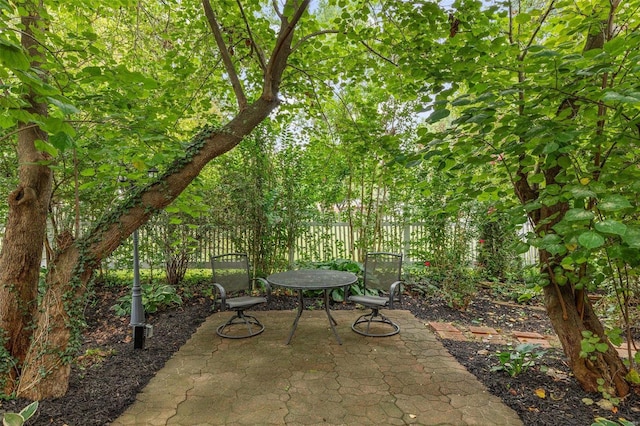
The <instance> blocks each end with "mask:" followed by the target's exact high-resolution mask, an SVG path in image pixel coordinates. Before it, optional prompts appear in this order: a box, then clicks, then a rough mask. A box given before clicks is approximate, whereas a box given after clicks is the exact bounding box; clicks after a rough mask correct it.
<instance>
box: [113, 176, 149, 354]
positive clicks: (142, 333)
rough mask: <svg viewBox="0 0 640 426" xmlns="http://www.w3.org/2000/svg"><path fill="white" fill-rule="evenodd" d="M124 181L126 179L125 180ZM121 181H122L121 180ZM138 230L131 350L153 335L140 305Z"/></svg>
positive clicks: (134, 264) (135, 234) (136, 232)
mask: <svg viewBox="0 0 640 426" xmlns="http://www.w3.org/2000/svg"><path fill="white" fill-rule="evenodd" d="M157 173H158V170H157V169H156V168H155V167H153V168H151V169H149V172H148V174H149V177H150V178H153V177H155V176H156V174H157ZM125 179H126V178H125ZM121 181H122V180H121ZM138 235H139V234H138V229H137V228H136V229H135V230H134V231H133V235H132V237H133V287H132V289H131V321H130V323H129V326H130V327H131V330H132V332H133V348H134V349H144V344H145V340H146V338H147V337H151V335H152V334H153V331H152V330H153V328H151V326H150V325H148V324H145V318H144V305H143V304H142V286H141V285H140V255H139V251H138V240H139V238H138Z"/></svg>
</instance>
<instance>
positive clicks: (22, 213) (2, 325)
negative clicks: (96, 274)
mask: <svg viewBox="0 0 640 426" xmlns="http://www.w3.org/2000/svg"><path fill="white" fill-rule="evenodd" d="M27 6H31V4H28V5H27ZM33 10H34V8H32V7H31V8H30V14H29V15H28V16H24V17H23V18H22V24H23V26H24V31H23V33H22V39H21V42H22V45H23V47H24V48H25V50H26V51H27V52H29V53H30V55H31V57H32V58H34V59H33V61H32V64H31V66H32V67H33V68H37V67H38V66H39V60H38V58H39V54H38V52H37V50H36V42H35V38H34V36H33V33H34V30H35V29H36V28H37V27H38V25H39V17H38V15H37V13H35V12H34V11H33ZM25 100H26V101H27V103H28V104H29V105H30V106H29V107H28V112H30V113H31V114H36V115H40V116H46V114H47V108H46V105H44V104H42V103H39V102H37V101H36V95H35V94H34V93H33V92H31V93H30V94H29V95H27V96H26V99H25ZM37 140H42V141H46V140H47V134H46V133H44V132H42V131H41V130H40V129H39V128H38V127H37V126H36V125H35V124H33V123H19V124H18V141H17V142H18V143H17V157H18V162H19V169H18V181H19V184H18V187H17V188H16V189H15V190H14V191H12V192H11V194H9V198H8V204H9V213H8V216H7V222H6V226H5V235H4V240H3V245H2V251H0V330H1V331H2V336H1V337H2V340H3V341H2V343H3V344H4V348H5V350H6V351H7V353H8V355H10V356H11V358H12V359H13V363H15V368H14V369H12V370H11V371H1V372H0V383H2V388H3V390H4V393H5V394H10V393H11V392H12V391H13V390H14V388H15V379H16V377H17V376H18V375H19V374H20V366H21V365H22V363H23V362H24V359H25V358H26V354H27V350H28V347H29V344H30V339H31V325H32V317H33V314H34V312H35V311H36V308H37V306H36V297H37V294H38V278H39V275H40V263H41V261H42V252H43V246H44V239H45V237H46V220H47V210H48V207H49V201H50V199H51V188H52V173H51V169H50V168H49V167H48V166H46V165H44V164H46V162H48V161H50V160H51V158H50V157H49V156H48V155H46V154H45V153H43V152H40V151H38V150H37V149H36V146H35V142H36V141H37Z"/></svg>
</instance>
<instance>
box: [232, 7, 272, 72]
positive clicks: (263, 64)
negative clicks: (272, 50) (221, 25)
mask: <svg viewBox="0 0 640 426" xmlns="http://www.w3.org/2000/svg"><path fill="white" fill-rule="evenodd" d="M237 3H238V9H240V14H241V15H242V20H243V21H244V26H245V27H246V29H247V34H248V35H249V40H251V45H252V46H253V48H254V49H255V51H256V54H257V55H258V62H259V64H260V69H261V70H262V72H265V71H266V69H267V64H266V60H265V58H264V52H263V51H262V49H261V48H260V46H258V43H256V39H255V38H253V33H252V32H251V27H250V26H249V21H248V20H247V15H246V14H245V13H244V8H243V7H242V3H240V0H237Z"/></svg>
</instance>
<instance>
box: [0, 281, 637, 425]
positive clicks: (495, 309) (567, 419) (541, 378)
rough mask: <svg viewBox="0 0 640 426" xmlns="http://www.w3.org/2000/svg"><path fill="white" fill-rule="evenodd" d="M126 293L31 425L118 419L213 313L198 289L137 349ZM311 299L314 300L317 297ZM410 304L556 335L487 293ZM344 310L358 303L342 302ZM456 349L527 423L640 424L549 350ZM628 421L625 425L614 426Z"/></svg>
mask: <svg viewBox="0 0 640 426" xmlns="http://www.w3.org/2000/svg"><path fill="white" fill-rule="evenodd" d="M119 296H120V294H114V293H113V289H106V288H103V289H98V291H97V293H96V298H95V302H94V303H93V304H92V305H91V306H88V307H87V309H86V314H87V321H88V325H89V327H88V329H87V332H86V334H85V342H84V346H83V349H82V354H81V355H80V356H79V357H78V358H77V359H76V361H75V362H74V365H73V372H72V376H71V382H70V388H69V391H68V393H67V394H66V395H65V396H64V397H62V398H59V399H55V400H47V401H42V402H41V403H40V406H39V409H38V411H37V413H36V414H35V416H34V417H33V418H32V420H30V421H29V423H28V424H31V425H70V426H77V425H107V424H109V423H110V422H111V421H113V420H114V419H115V418H117V417H118V416H119V415H120V414H121V413H122V412H123V411H124V410H125V409H126V408H127V407H128V406H129V405H130V404H131V403H133V402H134V400H135V397H136V394H137V393H138V392H139V391H140V390H141V389H142V388H143V387H144V386H145V385H146V384H147V382H148V381H149V380H150V379H151V377H153V375H154V374H155V372H156V371H158V370H159V369H161V368H162V367H163V365H164V364H165V362H166V361H167V360H168V359H169V358H170V357H171V356H172V354H173V353H174V352H175V351H177V350H178V349H179V348H180V346H182V345H183V344H184V342H186V340H187V339H188V338H189V336H190V335H191V334H192V333H193V331H195V330H196V328H197V327H198V325H199V324H201V323H202V322H203V321H204V320H205V319H206V317H207V316H208V315H210V313H211V300H210V298H208V297H206V296H204V295H202V294H195V295H194V296H192V297H190V298H185V299H184V304H183V305H182V306H180V307H177V308H173V309H169V310H164V311H161V312H158V313H155V314H153V315H150V316H149V317H148V322H150V323H152V324H154V327H155V335H154V336H153V338H152V339H149V340H148V341H147V349H148V350H143V351H140V350H134V349H133V344H132V342H131V338H130V336H129V333H128V332H129V330H128V318H126V317H117V316H115V314H114V311H113V310H112V309H110V307H111V306H113V305H114V304H115V303H116V300H117V298H118V297H119ZM310 303H314V302H313V301H310ZM294 304H295V298H293V297H289V296H278V297H275V298H274V300H273V301H272V303H271V305H270V306H268V307H266V308H265V309H290V308H293V307H294ZM405 307H406V308H407V309H409V310H411V312H413V314H414V315H416V316H417V317H419V318H421V319H424V320H425V321H451V322H453V323H454V324H457V325H461V326H464V325H486V326H490V327H496V328H501V329H509V328H510V329H513V330H521V331H537V332H539V333H544V334H549V333H551V329H550V324H549V322H548V320H547V319H546V316H545V313H544V311H542V310H541V309H540V307H539V306H535V305H529V306H522V305H514V304H510V303H496V302H495V301H493V300H492V298H491V297H490V295H489V294H488V290H483V291H482V292H481V293H480V294H479V295H478V296H477V297H475V298H474V300H473V302H472V303H471V304H470V305H469V307H468V309H467V310H466V311H465V312H461V311H458V310H455V309H452V308H450V307H449V306H448V305H447V304H446V303H445V302H444V301H443V300H440V299H437V298H429V299H425V298H421V297H418V296H410V297H408V298H407V299H406V301H405ZM335 308H336V309H350V308H351V307H350V306H346V305H336V306H335ZM443 343H444V345H445V347H446V348H447V349H448V350H449V352H450V353H451V354H452V355H453V356H454V357H455V358H456V359H457V360H458V361H459V362H460V363H461V364H463V365H464V366H465V367H466V368H467V369H468V370H469V371H470V372H472V373H473V374H475V375H476V377H478V379H479V380H480V381H481V382H482V383H484V384H485V386H486V387H487V388H488V389H489V390H490V391H491V392H492V393H494V394H495V395H497V396H498V397H500V398H502V400H503V401H504V402H505V403H506V404H507V405H509V406H510V407H512V408H513V409H514V410H515V411H517V412H518V414H519V415H520V417H521V419H522V420H523V422H524V423H525V425H557V424H558V425H559V424H562V425H580V426H583V425H590V424H591V423H592V422H593V421H594V419H595V418H596V417H603V418H607V419H610V420H611V421H616V422H619V420H618V419H619V418H624V419H627V420H630V421H631V420H634V421H636V422H637V424H640V423H639V421H640V395H637V394H633V395H631V396H630V397H629V398H628V399H627V400H625V401H622V402H621V403H620V405H619V406H618V407H617V408H616V409H615V410H611V409H603V408H601V407H600V406H598V405H597V404H592V405H588V404H586V403H585V402H584V401H585V398H588V399H591V400H593V401H594V402H597V401H598V400H599V399H601V397H600V396H599V395H593V394H586V393H585V392H583V391H582V389H580V387H579V386H578V384H577V383H576V382H575V380H573V379H572V378H571V374H570V370H569V369H568V368H567V366H566V364H565V361H564V356H563V355H562V353H561V352H560V351H558V350H550V351H547V352H546V353H545V354H544V356H543V357H542V358H541V359H538V360H536V361H535V365H534V366H532V367H531V368H529V369H528V370H527V371H525V372H523V373H521V374H519V375H517V376H516V377H511V376H510V375H509V374H507V373H506V372H504V371H492V369H493V368H494V367H495V366H497V365H499V364H500V363H499V361H498V359H497V356H496V352H497V351H500V350H504V349H505V347H504V346H496V345H487V344H485V343H482V342H479V341H467V342H460V341H450V340H445V341H443ZM27 404H28V401H24V400H8V401H2V402H1V404H0V411H7V412H17V411H19V410H20V409H21V408H22V407H24V406H26V405H27ZM614 424H620V423H614Z"/></svg>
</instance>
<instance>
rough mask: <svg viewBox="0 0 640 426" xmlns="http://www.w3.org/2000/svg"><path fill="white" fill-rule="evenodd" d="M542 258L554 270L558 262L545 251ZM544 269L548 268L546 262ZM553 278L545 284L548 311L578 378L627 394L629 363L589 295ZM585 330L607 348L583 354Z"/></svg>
mask: <svg viewBox="0 0 640 426" xmlns="http://www.w3.org/2000/svg"><path fill="white" fill-rule="evenodd" d="M541 261H542V265H549V266H550V268H551V270H553V268H554V267H555V266H558V265H559V263H555V264H554V262H553V261H551V260H550V259H549V257H548V256H547V253H546V252H544V251H543V252H542V253H541ZM547 262H549V263H547ZM545 272H548V269H547V268H546V266H545ZM550 279H551V283H550V284H549V285H548V286H546V287H545V288H544V301H545V306H546V308H547V314H548V315H549V319H550V320H551V324H552V325H553V329H554V330H555V332H556V334H557V335H558V339H559V340H560V343H561V344H562V348H563V349H564V353H565V355H566V357H567V360H568V363H569V367H570V368H571V371H572V372H573V374H574V376H575V378H576V380H577V381H578V382H579V383H580V385H581V386H582V388H583V389H584V390H585V391H587V392H601V391H602V390H606V391H607V392H608V393H609V394H611V395H618V396H624V395H626V394H628V393H629V390H630V387H629V384H628V383H627V382H626V381H625V375H626V374H627V372H628V370H627V367H626V366H625V365H624V364H623V362H622V360H621V359H620V356H619V355H618V352H617V351H616V350H615V348H614V347H613V346H612V345H611V343H610V342H609V339H608V337H607V336H606V335H605V333H604V328H603V327H602V323H601V322H600V319H599V318H598V317H597V315H595V313H594V312H593V308H592V306H591V303H590V302H589V299H588V298H587V297H586V295H585V294H584V292H582V291H578V290H575V289H574V288H573V286H572V285H571V284H569V283H566V284H564V285H559V284H558V283H557V282H556V280H555V278H554V277H550ZM583 331H589V332H591V333H592V334H593V336H598V337H599V338H600V341H601V342H606V343H607V344H608V349H607V351H606V352H605V353H601V352H598V351H595V352H593V353H590V354H588V355H589V356H588V357H586V358H583V357H581V356H580V351H581V342H582V339H583V338H584V336H583V335H582V332H583ZM599 379H603V380H604V385H600V384H599V383H598V380H599Z"/></svg>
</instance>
